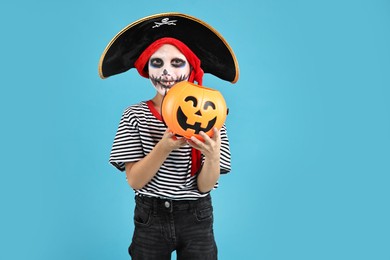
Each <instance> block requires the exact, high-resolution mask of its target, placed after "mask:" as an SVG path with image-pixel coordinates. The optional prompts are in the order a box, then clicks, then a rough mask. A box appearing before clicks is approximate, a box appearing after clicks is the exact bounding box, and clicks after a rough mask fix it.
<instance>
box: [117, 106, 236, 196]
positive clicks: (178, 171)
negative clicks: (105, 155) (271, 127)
mask: <svg viewBox="0 0 390 260" xmlns="http://www.w3.org/2000/svg"><path fill="white" fill-rule="evenodd" d="M165 130H166V126H165V124H164V123H163V122H162V121H161V116H160V115H159V114H158V112H157V111H156V110H155V109H154V108H153V107H152V105H151V103H150V102H144V101H143V102H140V103H138V104H136V105H132V106H130V107H128V108H127V109H126V110H125V111H124V112H123V114H122V118H121V120H120V123H119V127H118V130H117V133H116V135H115V139H114V143H113V145H112V149H111V154H110V163H111V164H112V165H114V166H115V167H116V168H117V169H119V170H120V171H124V170H125V163H126V162H137V161H139V160H141V159H142V158H144V157H145V156H146V155H147V154H148V153H150V152H151V151H152V149H153V147H154V146H155V145H156V144H157V143H158V142H159V141H160V140H161V138H162V136H163V134H164V132H165ZM191 149H192V148H191V147H190V146H189V145H188V144H187V145H184V146H182V147H180V148H179V149H176V150H173V151H172V152H171V153H170V154H169V156H168V158H167V159H166V160H165V161H164V163H163V164H162V165H161V167H160V169H159V170H158V171H157V173H156V175H155V176H154V177H153V178H152V180H151V181H150V182H149V183H147V184H146V185H145V186H144V187H143V188H141V189H139V190H135V193H136V195H145V196H149V197H159V198H167V199H175V200H183V199H198V198H200V197H205V196H207V194H208V193H201V192H199V190H198V188H197V181H196V176H197V175H195V176H191ZM203 162H204V157H203V155H202V163H203ZM220 170H221V173H222V174H223V173H228V172H229V171H230V150H229V141H228V137H227V133H226V127H225V125H224V126H223V127H222V128H221V156H220ZM217 187H218V183H217V184H215V186H214V188H217Z"/></svg>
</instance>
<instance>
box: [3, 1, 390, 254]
mask: <svg viewBox="0 0 390 260" xmlns="http://www.w3.org/2000/svg"><path fill="white" fill-rule="evenodd" d="M166 11H179V12H183V13H187V14H190V15H194V16H196V17H198V18H200V19H202V20H204V21H206V22H208V23H210V24H211V25H212V26H213V27H214V28H216V29H217V30H218V31H219V32H220V33H221V34H222V35H223V36H224V37H225V38H226V39H227V41H228V42H229V43H230V45H231V46H232V48H233V49H234V51H235V53H236V55H237V57H238V60H239V64H240V69H241V77H240V80H239V81H238V83H237V84H235V85H231V84H230V83H227V82H223V81H221V80H219V79H217V78H215V77H213V76H206V78H205V79H204V85H206V86H208V87H213V88H217V89H219V90H220V91H221V92H222V93H223V95H224V96H225V98H226V101H227V103H228V106H229V108H230V114H229V116H228V119H227V125H228V128H229V137H230V141H231V150H232V154H233V169H232V172H231V174H230V175H227V176H223V177H222V178H221V181H220V182H221V185H220V188H219V189H218V190H216V191H213V193H212V194H213V198H214V203H215V233H216V238H217V241H218V245H219V252H220V253H219V256H220V259H222V260H225V259H227V260H230V259H233V260H234V259H255V260H256V259H265V260H290V259H292V260H295V259H296V260H313V259H314V260H322V259H324V260H329V259H332V260H336V259H337V260H345V259H351V260H360V259H362V260H363V259H367V260H368V259H370V260H371V259H375V260H385V259H386V260H388V259H390V247H389V245H390V221H389V219H390V209H389V201H390V189H389V185H390V177H389V174H390V148H389V147H390V102H389V98H390V91H389V87H390V47H389V46H390V2H389V1H385V0H382V1H380V0H355V1H352V0H351V1H348V0H337V1H336V0H327V1H309V0H297V1H287V0H284V1H282V0H275V1H270V0H269V1H265V0H253V1H220V0H219V1H210V0H194V1H185V0H180V1H179V0H167V1H156V0H153V1H152V0H151V1H130V0H127V1H124V0H118V1H101V0H95V1H92V0H85V1H81V0H77V1H76V0H68V1H48V0H47V1H44V0H38V1H26V0H22V1H18V0H15V1H2V3H1V4H0V28H1V43H0V44H1V45H0V46H1V48H0V57H1V60H0V61H1V62H0V73H1V83H0V84H1V94H0V101H1V102H0V106H1V107H0V108H1V109H0V111H1V112H0V113H1V130H0V131H1V135H0V138H1V140H0V141H1V157H0V158H1V165H0V172H1V182H0V185H1V186H0V188H1V189H0V190H1V194H0V195H1V196H0V200H1V214H0V218H1V222H0V230H1V231H0V238H1V248H2V249H1V250H0V258H1V259H18V260H19V259H34V260H35V259H36V260H46V259H48V260H52V259H56V260H69V259H72V260H78V259H83V260H84V259H103V260H105V259H110V260H111V259H128V256H127V246H128V244H129V243H130V239H131V235H132V230H133V224H132V220H131V218H132V216H133V215H132V211H133V205H134V204H133V191H132V190H131V189H130V188H129V187H128V185H127V183H126V181H125V178H124V175H123V174H121V173H119V172H117V171H116V170H115V169H114V168H113V167H112V166H110V165H109V164H108V155H109V151H110V148H111V144H112V140H113V137H114V134H115V132H116V128H117V125H118V122H119V118H120V115H121V113H122V111H123V109H124V108H126V107H127V106H128V105H130V104H133V103H136V102H138V101H140V100H145V99H148V98H151V97H152V96H153V94H154V91H153V88H152V87H151V85H150V83H149V82H148V81H147V80H146V79H143V78H141V77H139V76H138V75H137V74H136V72H135V71H130V72H128V73H125V74H123V75H119V76H116V77H112V78H109V79H106V80H101V79H100V78H99V77H98V74H97V65H98V60H99V58H100V55H101V53H102V51H103V50H104V48H105V46H106V44H107V43H108V42H109V40H110V39H111V38H112V37H113V36H114V35H115V34H116V33H117V32H118V31H119V30H121V29H122V28H123V27H125V26H126V25H127V24H129V23H130V22H132V21H134V20H136V19H139V18H141V17H144V16H146V15H151V14H154V13H160V12H166Z"/></svg>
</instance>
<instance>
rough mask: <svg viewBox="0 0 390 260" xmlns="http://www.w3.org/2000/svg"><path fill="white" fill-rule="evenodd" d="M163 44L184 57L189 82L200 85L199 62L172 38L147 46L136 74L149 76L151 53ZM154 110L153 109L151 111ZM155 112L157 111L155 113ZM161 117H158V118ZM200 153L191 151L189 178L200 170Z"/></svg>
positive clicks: (201, 74) (137, 63) (186, 48)
mask: <svg viewBox="0 0 390 260" xmlns="http://www.w3.org/2000/svg"><path fill="white" fill-rule="evenodd" d="M164 44H171V45H173V46H175V47H176V48H177V49H178V50H179V51H180V52H181V53H183V55H184V56H185V57H186V59H187V61H188V62H189V63H190V65H191V67H192V70H191V74H190V77H189V78H188V81H189V82H192V83H194V81H196V82H197V83H198V85H202V78H203V74H204V73H203V70H202V68H201V67H200V60H199V58H198V57H197V56H196V55H195V53H193V52H192V51H191V50H190V48H188V47H187V45H185V44H184V43H183V42H181V41H179V40H176V39H174V38H169V37H165V38H161V39H158V40H157V41H155V42H153V43H152V44H151V45H149V46H148V47H147V48H146V49H145V50H144V51H143V52H142V53H141V55H140V56H139V57H138V59H137V60H136V61H135V63H134V66H135V68H136V69H137V71H138V73H139V74H140V75H141V76H142V77H145V78H149V74H148V73H147V72H146V71H144V68H145V66H146V65H147V63H148V62H149V59H150V57H151V56H152V54H153V53H155V52H156V51H157V50H158V49H159V48H160V47H161V46H162V45H164ZM148 106H149V109H150V108H151V107H153V105H152V104H150V103H149V104H148ZM153 110H154V109H153ZM156 112H157V111H156ZM157 118H161V116H160V115H159V117H157ZM201 158H202V157H201V152H200V151H199V150H196V149H194V148H192V151H191V160H192V163H191V176H194V175H195V174H197V173H198V172H199V170H200V168H201V165H202V159H201Z"/></svg>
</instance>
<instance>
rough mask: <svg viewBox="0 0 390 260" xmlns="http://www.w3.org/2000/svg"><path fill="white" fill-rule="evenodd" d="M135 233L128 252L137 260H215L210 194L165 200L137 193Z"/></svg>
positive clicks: (215, 251)
mask: <svg viewBox="0 0 390 260" xmlns="http://www.w3.org/2000/svg"><path fill="white" fill-rule="evenodd" d="M135 201H136V207H135V211H134V226H135V229H134V235H133V240H132V243H131V245H130V247H129V253H130V255H131V257H132V259H135V260H141V259H142V260H154V259H155V260H165V259H167V260H168V259H169V260H170V259H171V254H172V252H173V251H174V250H176V255H177V259H185V260H195V259H202V260H211V259H212V260H215V259H217V246H216V243H215V240H214V232H213V207H212V202H211V197H210V195H208V196H207V197H205V198H200V199H198V200H185V201H180V200H164V199H157V198H150V197H144V196H136V198H135Z"/></svg>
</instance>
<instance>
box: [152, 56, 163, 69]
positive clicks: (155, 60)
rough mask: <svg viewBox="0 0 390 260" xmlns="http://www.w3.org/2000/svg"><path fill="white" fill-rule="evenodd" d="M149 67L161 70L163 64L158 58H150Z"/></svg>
mask: <svg viewBox="0 0 390 260" xmlns="http://www.w3.org/2000/svg"><path fill="white" fill-rule="evenodd" d="M149 64H150V66H152V67H155V68H161V67H162V66H163V65H164V62H163V60H162V59H160V58H152V59H150V62H149Z"/></svg>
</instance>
